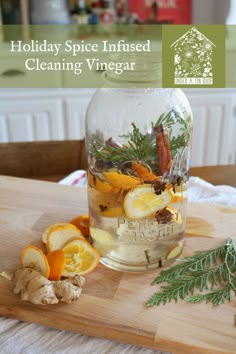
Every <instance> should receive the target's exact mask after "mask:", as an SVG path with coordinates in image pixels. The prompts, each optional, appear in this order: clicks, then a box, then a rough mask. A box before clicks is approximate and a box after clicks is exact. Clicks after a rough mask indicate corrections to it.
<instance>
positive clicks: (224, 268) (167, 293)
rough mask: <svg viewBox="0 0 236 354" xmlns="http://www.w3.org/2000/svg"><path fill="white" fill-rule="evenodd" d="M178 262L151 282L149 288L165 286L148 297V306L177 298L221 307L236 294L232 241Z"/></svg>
mask: <svg viewBox="0 0 236 354" xmlns="http://www.w3.org/2000/svg"><path fill="white" fill-rule="evenodd" d="M180 261H181V263H180V264H177V265H175V266H173V267H171V268H169V269H167V270H163V271H162V272H161V273H160V275H159V276H158V277H157V278H156V279H155V280H154V281H153V282H152V285H154V284H160V283H164V282H166V283H168V284H167V285H165V286H162V287H161V289H160V291H159V292H157V293H155V294H154V295H153V296H152V297H151V298H150V300H149V301H148V303H147V306H153V305H157V306H158V305H160V304H166V303H167V302H170V301H172V300H174V301H176V302H177V301H178V300H180V299H182V300H185V301H187V302H194V303H197V302H211V303H213V304H214V305H220V304H222V303H224V302H225V301H226V300H228V301H230V299H231V293H232V292H234V294H235V295H236V247H235V245H234V242H233V240H231V239H230V240H229V241H228V242H227V243H225V244H224V245H223V246H220V247H218V248H216V249H211V250H207V251H201V252H197V253H196V254H194V255H193V256H191V257H186V258H183V259H180Z"/></svg>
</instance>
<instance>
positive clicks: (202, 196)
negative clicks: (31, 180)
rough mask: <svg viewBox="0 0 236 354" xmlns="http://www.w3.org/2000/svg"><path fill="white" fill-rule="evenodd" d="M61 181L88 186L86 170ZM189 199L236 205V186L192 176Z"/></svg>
mask: <svg viewBox="0 0 236 354" xmlns="http://www.w3.org/2000/svg"><path fill="white" fill-rule="evenodd" d="M59 183H61V184H65V185H74V186H80V187H86V185H87V176H86V172H85V171H84V170H77V171H75V172H73V173H71V174H70V175H69V176H66V177H65V178H63V179H62V180H61V181H60V182H59ZM188 200H189V201H191V202H206V203H213V204H224V205H228V206H233V207H236V188H234V187H231V186H226V185H219V186H214V185H213V184H211V183H208V182H206V181H204V180H203V179H201V178H199V177H190V179H189V189H188Z"/></svg>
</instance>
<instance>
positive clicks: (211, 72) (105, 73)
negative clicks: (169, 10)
mask: <svg viewBox="0 0 236 354" xmlns="http://www.w3.org/2000/svg"><path fill="white" fill-rule="evenodd" d="M235 32H236V26H227V27H226V26H223V25H188V26H186V25H178V26H175V25H164V26H160V25H95V26H92V25H90V26H87V25H40V26H33V25H32V26H15V25H3V26H1V27H0V37H1V42H0V49H1V50H0V63H1V65H0V87H1V88H53V87H55V88H83V87H84V88H86V87H95V88H96V87H181V88H183V87H192V88H195V87H196V88H199V87H201V88H207V87H208V88H209V87H212V88H214V87H236V71H235V70H234V66H235V64H234V63H235V62H236V41H235V38H236V33H235Z"/></svg>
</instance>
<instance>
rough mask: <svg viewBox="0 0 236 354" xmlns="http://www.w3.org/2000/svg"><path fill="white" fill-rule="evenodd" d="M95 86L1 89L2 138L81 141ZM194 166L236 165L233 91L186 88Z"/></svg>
mask: <svg viewBox="0 0 236 354" xmlns="http://www.w3.org/2000/svg"><path fill="white" fill-rule="evenodd" d="M94 91H95V89H34V90H28V89H17V90H16V89H15V90H13V89H11V90H0V142H8V141H9V142H11V141H34V140H63V139H71V140H73V139H82V138H83V137H84V117H85V112H86V109H87V106H88V103H89V101H90V98H91V96H92V94H93V93H94ZM185 93H186V95H187V97H188V99H189V101H190V104H191V106H192V110H193V116H194V129H193V142H192V159H191V165H192V166H206V165H224V164H233V163H236V117H235V113H236V89H188V90H185Z"/></svg>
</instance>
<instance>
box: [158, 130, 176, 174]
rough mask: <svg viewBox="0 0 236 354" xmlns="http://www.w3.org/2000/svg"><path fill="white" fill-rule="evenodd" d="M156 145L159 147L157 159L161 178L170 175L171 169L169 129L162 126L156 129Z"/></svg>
mask: <svg viewBox="0 0 236 354" xmlns="http://www.w3.org/2000/svg"><path fill="white" fill-rule="evenodd" d="M155 132H156V145H157V159H158V172H159V175H160V176H163V175H164V174H168V173H169V170H170V167H171V163H172V160H171V153H170V142H169V134H168V129H167V128H165V127H164V126H163V125H162V124H161V125H159V126H158V127H156V129H155Z"/></svg>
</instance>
